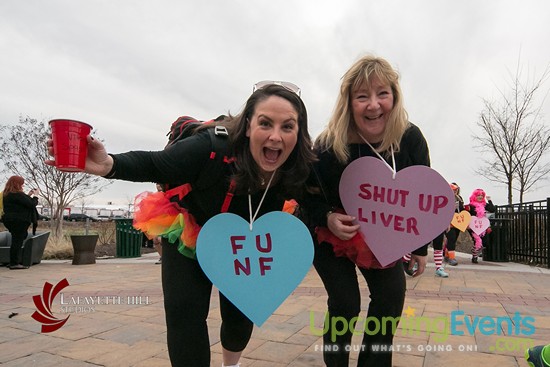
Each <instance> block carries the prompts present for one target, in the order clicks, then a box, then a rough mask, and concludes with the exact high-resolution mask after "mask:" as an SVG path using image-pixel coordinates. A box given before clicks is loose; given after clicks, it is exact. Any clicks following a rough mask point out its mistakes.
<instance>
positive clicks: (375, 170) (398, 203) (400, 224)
mask: <svg viewBox="0 0 550 367" xmlns="http://www.w3.org/2000/svg"><path fill="white" fill-rule="evenodd" d="M392 175H393V172H392V171H391V170H389V169H388V167H386V165H384V163H383V162H382V161H381V160H379V159H377V158H373V157H362V158H359V159H356V160H355V161H353V162H351V163H350V164H349V165H348V166H347V167H346V169H345V170H344V172H343V173H342V177H341V178H340V187H339V189H340V198H341V200H342V204H343V206H344V209H345V211H346V213H347V214H349V215H352V216H354V217H355V218H356V222H357V223H358V224H359V225H360V226H361V232H362V234H363V236H364V238H365V241H366V242H367V244H368V245H369V247H370V249H371V250H372V252H373V253H374V255H375V256H376V258H377V259H378V261H379V262H380V264H381V265H382V266H385V265H388V264H390V263H391V262H393V261H395V260H397V259H399V258H400V257H402V256H403V255H405V254H407V253H409V252H411V251H414V250H416V249H417V248H419V247H421V246H422V245H424V244H426V243H429V242H430V241H432V240H433V239H434V238H435V237H437V236H438V235H439V234H441V233H442V232H443V231H445V230H446V229H447V227H448V226H449V223H450V222H451V219H452V218H453V214H454V195H453V191H452V190H451V188H450V187H449V184H448V183H447V181H446V180H445V179H444V178H443V177H442V176H441V175H440V174H439V173H437V172H436V171H435V170H433V169H431V168H430V167H427V166H411V167H407V168H404V169H402V170H401V171H399V172H397V174H396V176H395V178H393V177H392Z"/></svg>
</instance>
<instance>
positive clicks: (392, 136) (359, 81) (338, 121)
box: [315, 55, 409, 163]
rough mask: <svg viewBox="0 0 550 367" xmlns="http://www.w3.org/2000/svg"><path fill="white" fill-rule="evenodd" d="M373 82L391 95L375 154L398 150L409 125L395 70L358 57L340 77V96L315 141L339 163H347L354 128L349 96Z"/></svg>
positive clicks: (379, 60) (381, 61) (384, 63)
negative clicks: (387, 115) (390, 105)
mask: <svg viewBox="0 0 550 367" xmlns="http://www.w3.org/2000/svg"><path fill="white" fill-rule="evenodd" d="M373 79H378V80H379V81H380V82H382V83H384V84H388V85H389V86H390V87H391V90H392V93H393V108H392V111H391V112H390V115H389V117H388V122H387V124H386V127H385V129H384V134H383V137H382V141H381V142H380V145H379V146H378V147H377V149H376V150H377V151H378V152H379V153H382V152H384V153H385V154H389V151H390V148H391V147H393V150H394V152H397V151H399V144H400V143H401V137H402V136H403V133H404V132H405V130H406V129H407V127H408V125H409V122H408V118H409V117H408V114H407V111H405V108H404V107H403V96H402V95H403V94H402V92H401V87H400V86H399V74H398V73H397V71H395V70H394V69H393V68H392V66H391V65H390V63H389V62H388V61H386V60H385V59H383V58H380V57H375V56H371V55H369V56H364V57H362V58H361V59H359V60H358V61H357V62H355V64H353V65H352V67H351V68H350V69H349V70H348V71H347V72H346V73H345V74H344V76H343V77H342V84H341V86H340V93H339V94H338V99H337V100H336V106H335V107H334V111H333V112H332V116H331V118H330V120H329V122H328V125H327V127H326V128H325V129H324V130H323V131H322V132H321V134H320V135H319V136H318V137H317V139H316V141H315V147H316V148H320V149H321V150H329V149H332V150H333V151H334V154H335V155H336V158H337V159H338V160H339V161H340V162H342V163H347V162H348V160H349V149H348V142H349V139H350V137H351V136H353V134H354V133H355V129H356V127H355V123H354V120H353V113H352V111H351V94H352V93H353V92H354V91H355V90H357V89H358V88H360V87H361V86H363V85H366V86H367V87H370V84H371V83H372V81H373Z"/></svg>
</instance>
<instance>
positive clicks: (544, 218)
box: [495, 198, 550, 268]
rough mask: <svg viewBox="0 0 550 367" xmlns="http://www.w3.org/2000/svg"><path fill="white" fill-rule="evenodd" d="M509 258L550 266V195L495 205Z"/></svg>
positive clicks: (525, 262)
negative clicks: (526, 200) (504, 235)
mask: <svg viewBox="0 0 550 367" xmlns="http://www.w3.org/2000/svg"><path fill="white" fill-rule="evenodd" d="M495 219H497V220H499V219H500V220H502V221H503V223H504V225H503V228H502V229H501V230H503V231H505V232H506V239H507V241H506V242H507V243H501V244H500V245H501V246H505V247H506V248H507V252H508V259H509V261H513V262H518V263H524V264H529V265H538V266H545V267H547V268H550V198H547V199H546V200H540V201H532V202H527V203H521V204H512V205H501V206H497V207H496V212H495Z"/></svg>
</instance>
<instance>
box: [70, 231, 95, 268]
mask: <svg viewBox="0 0 550 367" xmlns="http://www.w3.org/2000/svg"><path fill="white" fill-rule="evenodd" d="M98 239H99V235H97V234H86V235H71V242H72V244H73V250H74V256H73V265H84V264H95V246H96V245H97V240H98Z"/></svg>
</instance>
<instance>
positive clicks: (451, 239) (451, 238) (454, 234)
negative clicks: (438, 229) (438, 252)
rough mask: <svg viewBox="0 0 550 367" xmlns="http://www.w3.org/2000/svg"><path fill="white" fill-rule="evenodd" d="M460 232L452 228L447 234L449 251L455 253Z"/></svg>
mask: <svg viewBox="0 0 550 367" xmlns="http://www.w3.org/2000/svg"><path fill="white" fill-rule="evenodd" d="M459 234H460V230H459V229H458V228H455V227H451V229H449V232H447V234H446V235H447V251H454V250H455V249H456V241H457V240H458V235H459Z"/></svg>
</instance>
